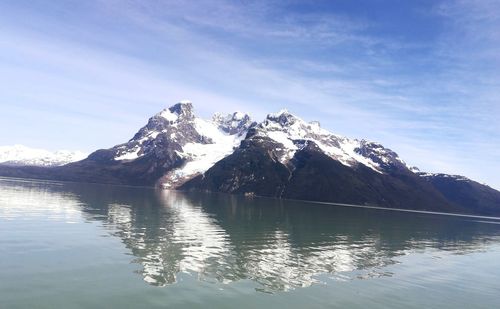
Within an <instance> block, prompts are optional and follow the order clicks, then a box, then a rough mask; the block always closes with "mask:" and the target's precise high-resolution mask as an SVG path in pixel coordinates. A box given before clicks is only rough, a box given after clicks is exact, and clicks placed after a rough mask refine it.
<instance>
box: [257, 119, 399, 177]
mask: <svg viewBox="0 0 500 309" xmlns="http://www.w3.org/2000/svg"><path fill="white" fill-rule="evenodd" d="M256 131H257V132H256V135H257V136H267V137H269V138H271V139H272V140H274V141H275V142H277V143H279V144H281V145H283V149H282V148H277V150H278V152H279V153H280V155H278V159H279V160H280V162H282V163H283V164H287V162H288V161H289V160H290V159H291V158H292V157H293V156H294V154H295V152H297V151H298V150H299V149H301V146H300V145H303V144H304V143H303V141H304V140H306V141H312V142H314V143H315V144H316V145H318V147H319V148H320V149H321V150H322V151H323V152H324V153H325V154H326V155H328V156H330V157H332V158H333V159H335V160H338V161H339V162H341V163H342V164H344V165H346V166H353V165H356V164H360V163H361V164H363V165H365V166H367V167H369V168H371V169H373V170H375V171H377V172H379V173H382V172H384V171H388V170H389V169H393V168H399V167H402V166H404V167H405V166H406V164H405V163H404V162H403V161H402V160H401V159H399V157H398V155H397V154H396V153H395V152H393V151H392V150H390V149H387V148H384V147H383V146H382V145H380V144H377V143H374V142H368V141H365V140H361V141H359V140H356V139H348V138H346V137H343V136H339V135H336V134H333V133H331V132H329V131H327V130H325V129H322V128H321V126H320V123H319V122H317V121H311V122H309V123H308V122H306V121H304V120H302V119H301V118H299V117H297V116H295V115H293V114H291V113H290V112H288V111H287V110H286V109H283V110H281V111H279V112H278V113H274V114H268V115H267V117H266V119H265V120H264V121H263V122H262V123H260V124H258V125H257V126H256Z"/></svg>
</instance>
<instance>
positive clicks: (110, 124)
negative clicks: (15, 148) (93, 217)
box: [0, 0, 500, 189]
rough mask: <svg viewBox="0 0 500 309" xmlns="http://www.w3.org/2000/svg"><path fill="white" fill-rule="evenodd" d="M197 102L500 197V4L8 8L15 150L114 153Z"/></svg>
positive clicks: (12, 4) (0, 101)
mask: <svg viewBox="0 0 500 309" xmlns="http://www.w3.org/2000/svg"><path fill="white" fill-rule="evenodd" d="M184 99H189V100H191V101H192V102H193V104H194V107H195V110H196V113H197V114H198V115H200V116H201V117H204V118H209V117H210V116H211V115H212V114H213V113H214V112H218V111H220V112H232V111H236V110H239V111H243V112H248V113H250V114H251V115H252V117H253V118H254V119H255V120H262V119H263V118H264V117H265V116H266V114H267V113H272V112H276V111H278V110H280V109H282V108H286V109H288V110H289V111H290V112H292V113H294V114H296V115H298V116H300V117H301V118H303V119H305V120H308V121H312V120H318V121H320V122H321V125H322V127H323V128H325V129H328V130H330V131H332V132H334V133H336V134H341V135H345V136H348V137H351V138H365V139H368V140H372V141H377V142H380V143H382V144H383V145H384V146H386V147H388V148H391V149H392V150H394V151H396V152H397V153H398V154H399V155H400V157H402V158H403V159H404V160H405V161H406V162H407V163H408V164H409V165H412V166H417V167H419V168H420V169H421V170H422V171H428V172H445V173H451V174H461V175H465V176H467V177H470V178H472V179H474V180H477V181H479V182H482V183H487V184H488V185H490V186H492V187H494V188H496V189H500V164H499V162H500V125H499V122H500V0H475V1H474V0H471V1H462V0H457V1H448V0H432V1H426V0H422V1H399V0H394V1H391V0H387V1H380V0H371V1H356V0H340V1H335V0H329V1H321V0H318V1H295V0H291V1H270V0H267V1H243V0H240V1H225V0H214V1H203V0H198V1H146V0H143V1H127V0H120V1H114V0H104V1H91V0H89V1H37V0H30V1H24V0H14V1H11V0H3V1H0V111H1V113H0V128H1V130H2V134H1V135H0V145H13V144H23V145H26V146H30V147H36V148H45V149H49V150H57V149H72V150H82V151H87V152H91V151H93V150H95V149H99V148H109V147H111V146H113V145H116V144H119V143H123V142H125V141H127V140H129V139H130V138H131V137H132V136H133V135H134V133H135V132H136V131H137V130H138V129H139V128H140V127H141V126H143V125H144V124H145V123H146V122H147V119H148V118H149V117H150V116H152V115H153V114H155V113H157V112H159V111H160V110H162V109H163V108H165V107H168V106H171V105H173V104H175V103H176V102H179V101H181V100H184Z"/></svg>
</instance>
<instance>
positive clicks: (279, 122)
mask: <svg viewBox="0 0 500 309" xmlns="http://www.w3.org/2000/svg"><path fill="white" fill-rule="evenodd" d="M4 153H7V152H6V151H5V152H4ZM9 153H10V155H4V156H3V157H1V158H4V157H5V158H10V159H5V160H4V161H9V162H11V164H12V162H13V160H12V158H21V157H22V156H21V155H18V154H13V153H14V152H9ZM59 154H60V155H59V156H55V155H53V156H49V155H48V154H44V155H43V156H40V155H37V156H31V157H30V158H35V157H36V158H40V157H44V158H47V159H43V160H42V161H37V162H46V163H37V164H36V165H39V166H17V167H16V166H6V165H1V164H0V175H3V176H15V177H31V178H45V179H56V180H70V181H86V182H99V183H114V184H127V185H146V186H157V187H162V188H167V189H179V190H196V191H211V192H225V193H233V194H245V195H251V196H253V195H260V196H270V197H278V198H289V199H301V200H314V201H326V202H337V203H349V204H365V205H377V206H383V207H393V208H409V209H420V210H432V211H445V212H446V211H448V212H462V213H476V214H497V215H498V214H500V192H498V191H495V190H493V189H491V188H489V187H487V186H484V185H481V184H478V183H476V182H473V181H471V180H468V179H466V178H464V177H461V176H460V177H459V176H450V175H445V174H426V173H421V172H420V171H419V170H418V168H415V167H409V166H407V165H406V163H405V162H404V161H403V160H402V159H401V158H399V156H398V154H397V153H396V152H394V151H392V150H391V149H388V148H385V147H384V146H382V145H380V144H378V143H375V142H371V141H366V140H363V139H360V140H358V139H350V138H347V137H343V136H340V135H337V134H334V133H332V132H329V131H328V130H325V129H323V128H321V126H320V124H319V122H316V121H313V122H306V121H304V120H302V119H301V118H299V117H297V116H295V115H293V114H291V113H289V112H288V111H286V110H282V111H280V112H278V113H275V114H269V115H267V117H266V118H265V119H264V120H262V121H260V122H255V121H253V120H252V119H251V118H250V116H249V115H247V114H245V113H241V112H233V113H230V114H227V115H223V114H219V113H218V114H215V115H214V116H213V117H212V118H211V119H209V120H205V119H201V118H199V117H197V116H196V115H195V113H194V110H193V105H192V103H191V102H189V101H183V102H180V103H177V104H175V105H173V106H171V107H169V108H166V109H164V110H162V111H160V112H159V113H157V114H156V115H154V116H152V117H151V118H149V120H148V122H147V123H146V125H145V126H144V127H142V128H141V129H139V131H138V132H137V133H136V134H135V135H134V136H133V137H132V138H131V139H130V140H129V141H127V142H126V143H123V144H119V145H116V146H114V147H111V148H109V149H100V150H97V151H95V152H93V153H91V154H90V155H89V156H88V157H87V158H85V159H83V160H80V161H76V162H72V163H69V164H66V165H64V166H54V165H61V164H64V163H67V162H71V161H75V160H77V158H78V157H77V156H72V155H70V154H69V153H67V156H63V155H62V154H63V153H62V152H61V153H59ZM55 157H58V158H61V157H62V158H67V160H66V161H64V160H62V159H61V160H59V161H58V160H56V159H55ZM84 157H85V156H84V155H83V154H81V156H80V158H84ZM23 158H24V157H23ZM49 162H50V164H49ZM55 162H59V163H55ZM62 162H64V163H62ZM40 165H45V166H51V167H40ZM457 192H458V193H457ZM457 196H461V197H463V198H456V197H457Z"/></svg>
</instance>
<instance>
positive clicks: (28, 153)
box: [0, 145, 88, 166]
mask: <svg viewBox="0 0 500 309" xmlns="http://www.w3.org/2000/svg"><path fill="white" fill-rule="evenodd" d="M87 155H88V153H84V152H81V151H70V150H58V151H48V150H44V149H36V148H29V147H26V146H23V145H14V146H0V164H1V165H11V166H23V165H32V166H60V165H64V164H68V163H70V162H75V161H80V160H83V159H85V158H86V157H87Z"/></svg>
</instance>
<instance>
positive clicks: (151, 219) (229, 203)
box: [0, 178, 500, 308]
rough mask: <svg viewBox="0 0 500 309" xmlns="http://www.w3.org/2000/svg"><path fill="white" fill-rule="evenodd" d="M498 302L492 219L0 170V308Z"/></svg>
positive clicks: (498, 235) (498, 250)
mask: <svg viewBox="0 0 500 309" xmlns="http://www.w3.org/2000/svg"><path fill="white" fill-rule="evenodd" d="M235 307H238V308H255V307H262V308H270V307H273V308H499V307H500V219H499V220H496V219H491V218H490V219H488V218H469V217H455V216H443V215H433V214H422V213H407V212H398V211H388V210H378V209H364V208H352V207H342V206H333V205H318V204H314V203H307V202H297V201H283V200H281V201H280V200H275V199H265V198H253V199H248V198H243V197H236V196H228V195H217V194H183V193H178V192H170V191H162V190H155V189H150V188H134V187H120V186H106V185H92V184H75V183H55V182H41V181H29V180H14V179H5V178H0V308H235Z"/></svg>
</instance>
